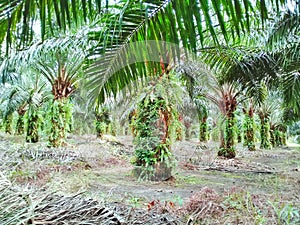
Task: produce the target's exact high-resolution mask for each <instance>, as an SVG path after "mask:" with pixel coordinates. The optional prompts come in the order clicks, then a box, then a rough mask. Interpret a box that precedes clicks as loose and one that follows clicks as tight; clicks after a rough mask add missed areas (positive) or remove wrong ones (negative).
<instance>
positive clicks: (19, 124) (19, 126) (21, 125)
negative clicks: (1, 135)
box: [16, 115, 24, 135]
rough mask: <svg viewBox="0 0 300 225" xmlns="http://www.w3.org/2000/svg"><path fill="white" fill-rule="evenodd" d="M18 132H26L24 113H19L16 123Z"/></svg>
mask: <svg viewBox="0 0 300 225" xmlns="http://www.w3.org/2000/svg"><path fill="white" fill-rule="evenodd" d="M16 134H17V135H21V134H24V115H19V116H18V120H17V124H16Z"/></svg>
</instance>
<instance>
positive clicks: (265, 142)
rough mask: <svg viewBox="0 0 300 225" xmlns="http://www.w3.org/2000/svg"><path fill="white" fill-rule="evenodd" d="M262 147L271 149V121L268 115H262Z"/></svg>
mask: <svg viewBox="0 0 300 225" xmlns="http://www.w3.org/2000/svg"><path fill="white" fill-rule="evenodd" d="M260 123H261V127H260V148H263V149H271V148H272V145H271V141H270V139H271V134H270V122H269V118H268V117H266V116H260Z"/></svg>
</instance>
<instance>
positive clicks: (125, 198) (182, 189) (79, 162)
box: [0, 135, 300, 224]
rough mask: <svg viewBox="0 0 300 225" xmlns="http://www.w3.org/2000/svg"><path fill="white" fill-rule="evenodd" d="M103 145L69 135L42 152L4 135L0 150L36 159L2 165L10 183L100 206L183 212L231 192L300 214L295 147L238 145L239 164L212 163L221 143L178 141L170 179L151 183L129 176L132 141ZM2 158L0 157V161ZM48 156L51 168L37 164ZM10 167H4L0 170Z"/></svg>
mask: <svg viewBox="0 0 300 225" xmlns="http://www.w3.org/2000/svg"><path fill="white" fill-rule="evenodd" d="M108 139H110V140H112V141H110V142H107V141H101V140H99V139H97V138H96V137H94V136H91V135H85V136H70V137H69V138H68V143H69V145H68V146H67V147H65V148H63V149H61V150H59V151H58V150H53V149H47V148H46V147H45V145H46V144H45V143H40V144H26V143H24V142H23V141H21V139H18V138H15V137H14V138H12V137H7V136H3V135H2V136H1V138H0V145H1V147H2V148H3V149H7V146H9V148H15V149H18V150H16V151H14V152H20V151H23V152H22V154H21V158H24V157H27V158H28V157H29V158H30V157H31V158H34V159H39V160H31V161H30V162H28V164H27V165H25V164H24V160H23V161H22V163H19V164H18V166H15V167H14V168H11V167H12V166H11V165H15V164H16V163H14V164H7V168H8V167H9V168H11V170H12V171H13V170H14V171H13V172H10V173H9V172H7V174H8V176H9V177H10V178H11V180H13V181H14V182H16V183H19V184H21V185H28V184H29V185H32V186H35V187H38V188H43V189H47V190H51V191H54V192H55V193H60V194H62V195H66V194H76V193H79V192H82V193H84V195H85V196H87V197H92V198H93V199H96V200H98V201H99V202H103V203H104V204H110V203H117V202H119V203H124V204H127V205H130V206H132V207H138V208H144V209H146V208H147V207H148V210H149V203H151V204H152V203H153V202H171V203H172V204H175V205H176V206H178V207H182V206H184V205H185V204H187V203H188V202H190V201H191V198H192V197H193V196H194V195H195V194H197V193H199V192H201V190H203V189H205V188H209V189H211V190H214V191H216V193H219V194H220V195H222V193H228V192H230V190H240V191H243V192H245V193H250V194H251V195H262V196H264V199H265V200H264V201H268V200H270V201H271V200H272V201H275V200H276V199H281V200H282V201H284V202H286V203H288V204H291V205H293V206H295V207H297V209H300V208H299V207H300V147H297V146H294V147H293V146H289V147H282V148H276V149H272V150H260V149H257V151H255V152H249V151H247V149H246V148H244V147H243V146H242V145H240V144H239V145H238V146H237V156H236V158H234V159H230V160H227V159H223V158H219V157H217V148H218V144H217V143H215V142H209V143H207V144H205V145H204V144H200V143H199V142H198V141H196V140H191V141H181V142H176V143H174V145H173V146H172V151H173V153H174V156H175V159H176V162H175V166H174V168H173V177H172V179H169V180H167V181H164V182H150V181H143V180H138V179H136V178H135V177H134V176H133V175H132V169H133V166H132V165H131V163H130V160H131V159H132V156H133V151H134V150H133V145H132V138H131V137H130V136H120V137H117V138H112V137H108ZM11 143H15V144H14V145H12V144H11ZM24 149H25V150H24ZM26 149H34V150H26ZM45 149H47V150H45ZM51 151H52V152H54V153H51ZM55 151H57V152H56V153H55ZM3 152H4V151H2V155H0V157H1V159H2V160H5V157H6V155H5V154H4V153H3ZM62 152H66V154H65V155H64V153H62ZM55 154H56V155H55ZM54 155H55V157H57V160H56V161H55V160H54V159H53V158H55V157H54ZM52 156H53V157H52ZM18 157H19V156H18ZM51 157H52V159H51V161H43V163H40V164H38V163H37V161H40V162H41V160H45V159H47V160H48V159H50V158H51ZM6 162H7V160H6ZM45 162H46V163H45ZM7 168H5V165H4V164H2V166H1V170H2V171H3V170H5V169H7ZM24 171H25V172H24ZM30 174H33V175H30ZM274 199H275V200H274ZM297 221H298V220H297ZM299 221H300V220H299ZM125 224H126V223H125ZM132 224H133V223H132ZM162 224H163V223H162ZM166 224H167V223H166ZM187 224H198V223H187ZM199 224H200V223H199ZM202 224H209V223H205V222H203V223H202ZM211 224H223V223H221V222H220V223H216V222H215V223H211ZM228 224H267V223H256V222H255V223H254V222H253V223H251V222H249V223H243V222H242V223H240V222H232V223H228ZM275 224H276V223H275ZM283 224H284V223H283ZM291 224H292V223H291ZM295 224H296V223H295Z"/></svg>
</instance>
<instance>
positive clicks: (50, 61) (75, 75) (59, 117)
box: [32, 40, 86, 147]
mask: <svg viewBox="0 0 300 225" xmlns="http://www.w3.org/2000/svg"><path fill="white" fill-rule="evenodd" d="M55 43H57V40H56V41H55ZM80 44H81V42H80V43H77V42H73V41H72V40H71V41H70V40H66V41H62V42H59V43H57V45H55V44H53V42H51V41H50V42H49V43H45V44H43V45H42V46H41V47H40V49H39V50H38V51H36V54H33V58H32V67H33V68H34V69H35V70H36V71H38V72H40V73H41V74H42V75H43V76H44V77H45V78H46V79H47V81H48V82H49V84H50V86H51V88H52V95H53V100H52V104H51V109H50V120H51V130H50V134H49V145H50V146H53V147H59V146H62V145H63V144H64V143H65V136H66V133H67V132H68V131H69V130H70V127H71V122H72V105H71V103H70V96H71V95H72V93H73V92H74V91H75V90H76V88H77V87H78V83H79V81H80V78H81V77H82V67H83V62H84V60H85V57H86V55H85V53H84V51H83V49H82V46H81V45H80ZM34 51H35V50H34Z"/></svg>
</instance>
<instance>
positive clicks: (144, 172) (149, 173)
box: [132, 162, 172, 181]
mask: <svg viewBox="0 0 300 225" xmlns="http://www.w3.org/2000/svg"><path fill="white" fill-rule="evenodd" d="M132 172H133V175H134V176H135V177H136V178H138V179H140V180H149V181H166V180H168V179H170V178H171V177H172V168H171V167H169V166H168V165H167V164H166V163H165V162H158V163H156V164H155V165H152V166H149V167H143V166H136V167H135V168H134V169H133V171H132Z"/></svg>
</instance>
